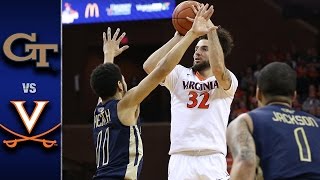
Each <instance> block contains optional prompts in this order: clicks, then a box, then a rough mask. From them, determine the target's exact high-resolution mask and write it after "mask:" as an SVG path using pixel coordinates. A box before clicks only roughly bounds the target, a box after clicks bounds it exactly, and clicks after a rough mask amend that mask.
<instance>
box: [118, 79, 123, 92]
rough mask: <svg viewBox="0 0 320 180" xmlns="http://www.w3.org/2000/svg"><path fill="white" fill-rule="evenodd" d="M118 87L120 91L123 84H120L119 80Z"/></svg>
mask: <svg viewBox="0 0 320 180" xmlns="http://www.w3.org/2000/svg"><path fill="white" fill-rule="evenodd" d="M118 89H119V91H120V92H122V91H123V84H122V82H121V81H118Z"/></svg>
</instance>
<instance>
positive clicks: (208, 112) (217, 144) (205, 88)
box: [163, 65, 238, 155]
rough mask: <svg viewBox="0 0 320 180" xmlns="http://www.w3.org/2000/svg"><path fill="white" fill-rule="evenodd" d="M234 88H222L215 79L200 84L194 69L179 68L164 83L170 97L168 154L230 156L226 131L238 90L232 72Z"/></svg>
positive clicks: (232, 85) (178, 66) (232, 86)
mask: <svg viewBox="0 0 320 180" xmlns="http://www.w3.org/2000/svg"><path fill="white" fill-rule="evenodd" d="M229 72H230V75H231V79H232V83H231V87H230V88H229V89H228V90H224V89H223V88H222V87H219V84H218V81H217V80H216V78H215V77H214V76H212V77H210V78H208V79H206V80H203V81H201V80H199V78H198V77H197V76H196V75H195V74H194V73H193V71H192V69H191V68H185V67H183V66H181V65H177V66H176V67H175V68H174V70H173V71H172V72H171V73H170V74H169V75H168V76H167V77H166V79H165V82H164V83H163V85H164V86H166V87H167V88H168V89H169V91H170V94H171V135H170V138H171V146H170V151H169V154H174V153H179V152H182V151H194V150H195V151H198V150H213V151H217V152H221V153H223V154H224V155H226V153H227V147H226V128H227V124H228V118H229V114H230V106H231V103H232V100H233V97H234V94H235V91H236V89H237V87H238V80H237V78H236V77H235V75H234V74H233V73H232V72H231V71H229Z"/></svg>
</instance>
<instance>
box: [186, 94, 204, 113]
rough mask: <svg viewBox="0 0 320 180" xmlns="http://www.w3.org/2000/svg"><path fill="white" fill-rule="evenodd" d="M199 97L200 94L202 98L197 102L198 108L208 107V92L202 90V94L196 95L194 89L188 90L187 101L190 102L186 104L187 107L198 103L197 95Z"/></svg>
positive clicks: (192, 106)
mask: <svg viewBox="0 0 320 180" xmlns="http://www.w3.org/2000/svg"><path fill="white" fill-rule="evenodd" d="M198 96H199V97H201V96H202V100H201V102H200V103H199V106H198V108H199V109H208V108H209V104H207V102H208V99H209V93H208V92H203V93H202V94H200V95H198V93H196V92H194V91H190V92H189V101H191V103H190V104H189V103H188V104H187V107H188V108H194V107H196V106H197V105H198V100H197V97H198Z"/></svg>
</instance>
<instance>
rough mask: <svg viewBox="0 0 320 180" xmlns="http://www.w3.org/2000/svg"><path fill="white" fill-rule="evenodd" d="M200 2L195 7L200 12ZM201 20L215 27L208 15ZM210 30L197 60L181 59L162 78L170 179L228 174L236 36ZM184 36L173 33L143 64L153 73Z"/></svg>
mask: <svg viewBox="0 0 320 180" xmlns="http://www.w3.org/2000/svg"><path fill="white" fill-rule="evenodd" d="M202 6H203V5H201V4H198V5H197V6H192V7H193V10H194V12H195V13H199V11H201V7H202ZM206 6H208V5H206ZM193 23H195V21H194V22H193ZM193 25H194V24H193ZM203 26H206V27H207V28H212V27H215V26H214V24H213V23H212V21H211V20H210V19H209V20H208V21H206V22H205V24H203ZM206 35H207V36H205V37H203V38H202V39H200V40H199V41H198V43H197V45H196V47H195V52H194V55H193V66H192V67H190V68H186V67H183V66H182V65H177V66H176V67H175V68H174V69H173V71H172V72H171V73H170V74H169V75H168V76H167V77H166V78H165V80H164V83H163V85H164V86H165V87H166V88H167V89H168V90H169V91H170V93H171V136H170V138H171V146H170V151H169V154H170V155H171V157H170V161H169V167H168V174H169V175H168V176H169V177H168V179H169V180H177V179H179V180H184V179H221V180H222V179H228V178H229V175H228V173H227V164H226V154H227V146H226V129H227V124H228V118H229V113H230V106H231V103H232V101H233V98H234V93H235V91H236V89H237V86H238V80H237V79H236V77H235V75H234V74H233V73H232V72H231V71H229V70H228V69H227V68H226V67H225V62H224V58H225V56H227V55H228V54H229V53H230V51H231V49H232V47H233V40H232V38H231V36H230V34H229V33H228V32H227V31H226V30H224V29H222V28H219V29H217V28H214V29H213V30H212V31H210V32H208V33H206ZM180 41H181V36H179V34H178V33H175V36H174V37H173V38H172V39H171V40H169V41H168V42H167V43H166V44H165V45H163V46H162V47H161V48H160V49H158V50H157V51H155V52H154V53H153V54H152V55H151V56H150V57H149V58H148V59H147V61H146V62H145V63H144V70H145V71H146V72H147V73H152V72H153V71H154V70H155V67H156V65H157V64H158V63H159V61H160V60H161V59H162V58H163V57H165V56H167V55H168V54H170V51H171V50H172V48H173V47H175V44H176V43H178V44H179V43H180ZM172 60H173V59H172Z"/></svg>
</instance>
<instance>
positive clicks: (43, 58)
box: [3, 33, 58, 68]
mask: <svg viewBox="0 0 320 180" xmlns="http://www.w3.org/2000/svg"><path fill="white" fill-rule="evenodd" d="M18 39H25V40H28V41H30V42H37V35H36V33H31V36H30V35H28V34H24V33H16V34H13V35H11V36H10V37H8V38H7V39H6V41H5V42H4V44H3V52H4V54H5V55H6V56H7V58H9V59H10V60H12V61H16V62H24V61H30V60H35V61H37V63H36V67H41V68H42V67H50V65H49V62H48V61H47V51H48V50H53V52H58V45H57V44H25V48H24V50H25V52H26V53H29V52H30V54H29V55H27V56H22V57H21V56H17V55H16V54H14V53H13V52H12V47H11V46H12V44H13V43H14V42H15V41H16V40H18ZM38 52H39V55H38Z"/></svg>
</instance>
